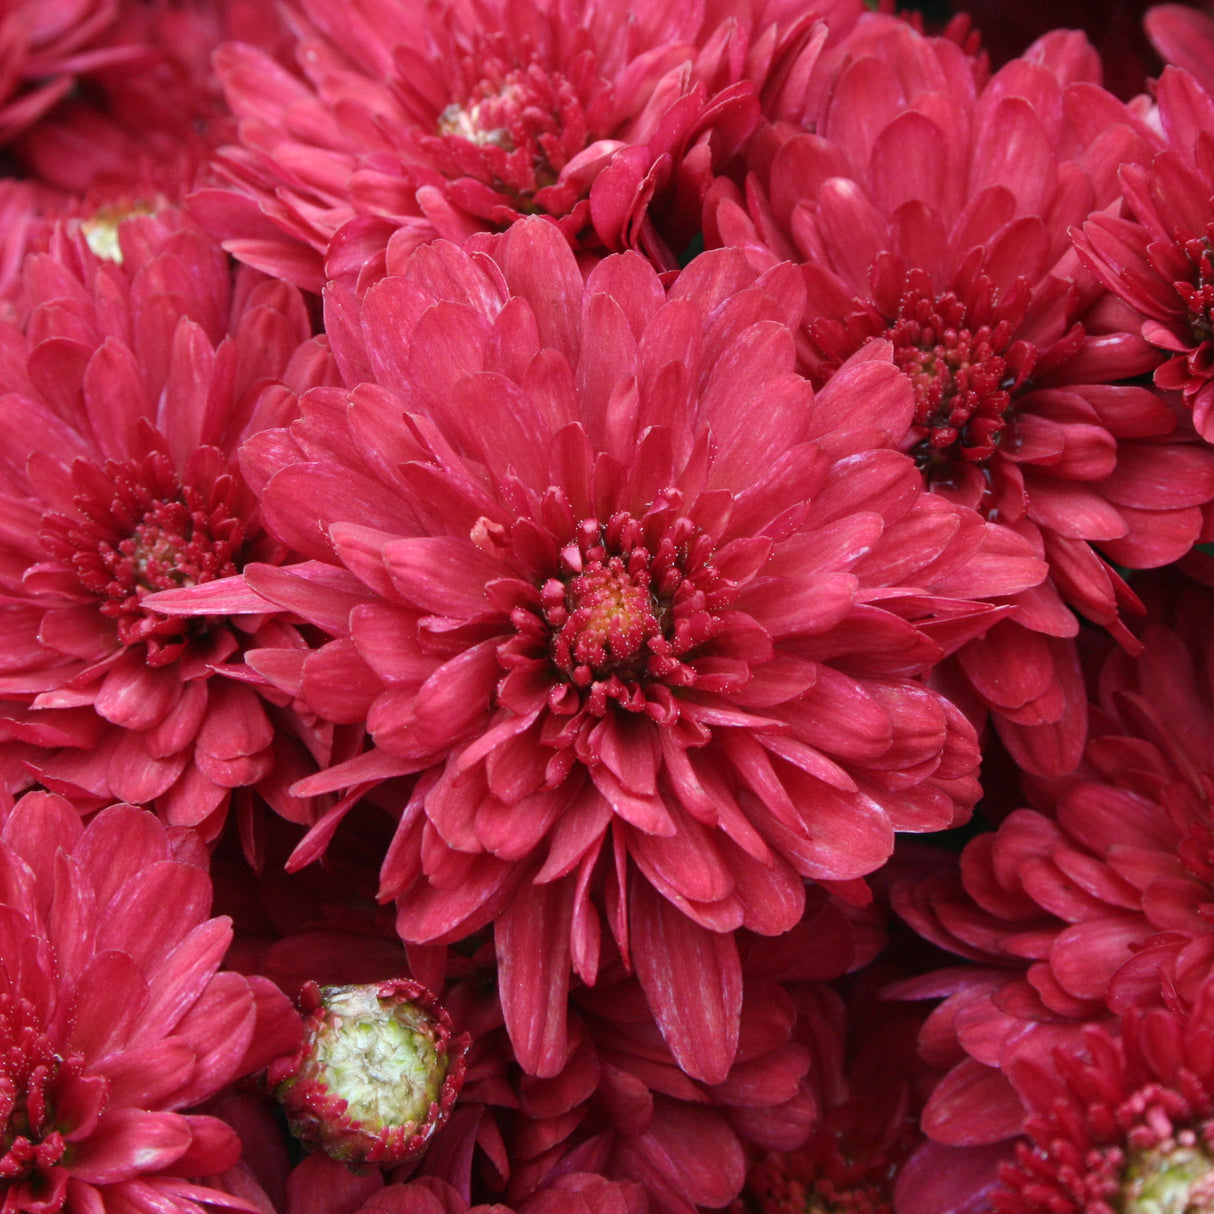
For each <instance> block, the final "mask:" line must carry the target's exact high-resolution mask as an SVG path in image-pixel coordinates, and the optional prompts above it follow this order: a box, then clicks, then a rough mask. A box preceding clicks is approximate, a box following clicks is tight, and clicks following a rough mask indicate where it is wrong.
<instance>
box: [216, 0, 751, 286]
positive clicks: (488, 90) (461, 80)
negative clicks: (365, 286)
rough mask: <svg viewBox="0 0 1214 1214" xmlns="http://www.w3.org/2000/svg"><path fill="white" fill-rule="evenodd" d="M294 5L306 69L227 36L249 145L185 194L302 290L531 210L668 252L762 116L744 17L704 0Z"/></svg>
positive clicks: (587, 237)
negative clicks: (217, 177) (717, 19)
mask: <svg viewBox="0 0 1214 1214" xmlns="http://www.w3.org/2000/svg"><path fill="white" fill-rule="evenodd" d="M302 8H303V10H304V13H305V14H306V17H307V23H302V22H301V23H300V35H299V44H298V52H297V58H298V61H299V65H300V69H301V71H302V73H303V75H304V77H305V78H304V79H300V78H299V77H298V76H295V75H292V74H291V73H289V72H287V71H284V70H283V69H282V68H280V67H279V66H278V65H276V64H275V63H274V62H273V61H272V60H270V59H269V58H268V57H267V56H265V55H264V54H262V53H259V52H258V51H257V50H256V49H255V48H252V47H249V46H242V45H238V44H233V45H231V46H228V47H225V48H224V49H223V50H222V51H221V52H220V54H219V56H218V59H217V66H218V70H219V74H220V78H221V80H222V81H223V85H224V88H225V91H226V94H227V98H228V103H229V104H230V106H231V108H232V110H233V112H234V113H235V114H236V116H237V118H238V119H239V120H240V136H241V146H239V147H232V148H229V149H226V150H225V151H224V152H223V153H222V154H221V156H220V158H219V161H218V167H219V169H220V170H221V172H223V173H224V174H225V175H226V176H227V177H228V178H229V179H230V180H231V182H232V183H233V185H234V187H235V189H236V190H237V191H238V193H236V194H227V195H225V194H224V193H222V192H220V191H204V192H203V193H202V194H200V195H199V196H198V198H197V206H196V208H195V209H196V213H197V215H198V218H199V222H202V223H204V224H206V225H207V226H208V228H209V230H211V231H213V232H214V233H215V234H216V235H219V236H221V237H222V238H223V239H224V240H225V247H227V248H228V249H230V250H231V251H232V252H233V253H234V254H235V255H236V256H237V257H240V258H242V259H243V260H245V261H247V262H250V263H251V264H253V265H256V266H259V267H261V268H263V269H265V270H268V271H269V272H271V273H273V274H275V275H276V276H278V277H282V278H286V279H287V280H288V281H291V282H296V283H298V284H299V285H301V286H303V287H307V288H311V289H313V290H319V289H320V287H321V285H322V283H323V281H324V279H325V277H326V276H327V277H335V276H338V275H339V274H340V273H341V271H342V269H343V268H344V267H346V266H347V264H348V263H349V262H350V261H351V260H352V259H355V260H357V261H358V263H359V264H360V265H361V263H363V262H365V261H367V260H368V259H371V261H372V268H374V267H376V266H379V267H382V264H383V261H384V255H385V246H386V245H387V244H388V242H389V240H391V241H392V244H393V246H394V247H395V250H396V251H397V252H398V253H399V252H400V251H407V250H408V249H409V248H412V247H414V246H415V245H417V244H419V243H421V242H424V241H428V240H432V239H434V238H436V237H444V238H446V239H450V240H455V241H462V240H463V239H465V238H466V237H467V236H469V235H470V234H471V233H473V232H477V231H483V230H489V231H501V230H503V229H505V228H506V227H508V226H509V224H511V223H512V222H514V220H516V219H518V218H519V217H520V216H521V215H528V214H537V213H538V214H542V215H546V216H549V217H550V219H551V220H552V222H553V223H554V224H555V225H556V226H557V227H558V228H559V230H560V231H561V232H562V233H563V234H564V235H565V237H566V238H567V239H568V240H569V242H570V244H571V245H572V246H573V247H574V248H579V249H582V248H585V249H590V250H594V251H598V250H603V249H608V250H619V249H624V248H629V247H634V248H640V249H643V250H644V251H645V252H646V253H647V254H648V255H649V256H650V257H652V258H654V259H655V260H656V261H658V262H659V263H660V264H662V265H663V267H673V266H674V264H675V262H674V257H675V256H677V255H678V254H679V253H680V252H682V248H683V245H684V244H685V243H686V242H687V241H688V240H690V239H691V237H692V236H693V235H695V233H696V232H697V231H698V227H699V220H698V215H699V199H700V195H701V193H702V189H703V187H704V186H705V185H706V183H707V181H708V180H709V179H710V177H711V174H712V172H713V171H714V170H719V168H720V166H721V165H723V164H724V163H725V162H726V161H727V160H728V159H729V158H730V157H731V156H732V155H733V154H734V153H735V152H736V150H737V149H738V147H739V146H740V144H741V142H742V141H743V140H744V139H745V137H746V136H747V135H748V134H749V133H750V130H751V128H752V126H753V125H754V122H755V120H756V118H757V116H758V108H757V103H756V101H755V99H754V95H753V87H752V85H751V83H750V82H749V80H744V79H742V78H741V73H740V70H739V69H740V66H741V62H742V57H744V56H745V53H746V36H747V34H748V33H749V30H748V28H747V23H746V22H739V21H738V20H737V19H734V20H730V21H727V22H724V23H722V24H721V25H719V26H717V27H714V26H713V25H711V24H708V20H707V18H706V16H705V5H704V4H703V3H701V2H692V3H687V4H684V5H680V6H679V7H678V8H677V9H675V8H671V7H670V6H669V5H663V4H660V3H656V2H655V0H640V2H639V3H636V4H632V5H629V6H622V5H619V4H615V3H604V2H602V0H575V2H573V3H564V2H558V0H522V2H521V3H517V2H513V0H512V2H510V3H506V2H505V0H484V2H483V3H479V4H476V5H474V6H467V7H460V6H454V5H449V4H437V3H428V4H417V3H413V2H412V0H390V2H388V3H381V4H379V5H377V7H376V10H375V13H374V17H373V18H370V17H369V16H367V15H365V14H364V13H363V12H362V10H361V8H360V6H359V5H357V4H354V3H352V2H351V0H337V3H326V2H324V0H304V2H303V4H302ZM768 53H769V54H770V48H768ZM659 214H660V215H661V216H662V220H661V221H660V222H659V221H656V220H655V216H658V215H659ZM356 216H358V217H361V218H360V220H359V222H357V223H354V224H351V225H350V226H349V227H348V228H347V229H346V230H345V231H344V232H343V234H342V236H341V238H340V241H339V245H340V249H339V253H338V256H337V259H336V261H337V264H335V265H330V267H329V268H328V270H327V271H325V272H322V265H323V264H324V258H325V254H326V251H327V250H328V249H329V247H330V242H331V241H332V240H333V238H334V235H335V233H337V231H338V229H339V228H341V227H342V225H343V224H345V223H346V222H347V221H349V220H352V219H354V218H355V217H356ZM671 242H673V243H674V244H675V246H676V247H674V248H673V251H672V249H671V247H670V244H671ZM380 272H382V268H381V269H380Z"/></svg>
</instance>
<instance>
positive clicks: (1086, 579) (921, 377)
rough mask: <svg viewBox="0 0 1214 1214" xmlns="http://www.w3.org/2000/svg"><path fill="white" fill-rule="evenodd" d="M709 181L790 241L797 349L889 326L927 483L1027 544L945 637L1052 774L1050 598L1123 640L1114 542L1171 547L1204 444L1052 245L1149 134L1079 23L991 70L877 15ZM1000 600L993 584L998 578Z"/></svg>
mask: <svg viewBox="0 0 1214 1214" xmlns="http://www.w3.org/2000/svg"><path fill="white" fill-rule="evenodd" d="M805 70H806V72H808V77H809V83H808V85H807V87H806V93H805V96H806V99H805V101H804V103H803V105H802V106H800V107H794V106H792V105H790V104H789V103H788V102H787V101H786V102H785V103H784V104H783V105H782V107H781V108H780V109H779V110H778V111H775V112H774V113H773V114H772V115H771V117H772V119H773V121H772V122H770V123H769V125H768V126H767V127H765V128H764V129H762V130H761V131H760V132H759V134H757V135H756V136H755V139H754V140H753V142H752V145H751V152H750V164H751V169H752V171H751V175H750V177H749V179H748V181H747V185H746V192H745V194H744V195H743V194H741V193H739V192H738V191H737V190H736V188H735V187H733V186H731V185H728V184H722V185H721V186H719V187H718V188H717V197H716V200H715V206H714V207H712V208H710V210H709V214H708V216H707V221H708V225H709V243H710V244H712V243H721V244H725V245H734V246H740V247H744V248H746V249H747V250H748V253H749V254H750V256H751V257H752V258H753V259H755V261H756V262H757V264H760V265H767V264H770V263H771V262H772V261H773V260H779V259H783V258H787V257H791V258H794V259H795V260H797V261H799V262H801V263H802V264H803V270H804V274H805V279H806V282H807V284H808V286H809V303H808V307H807V310H806V314H805V326H804V331H803V336H802V351H801V353H802V359H803V365H804V366H805V368H806V370H807V372H808V374H809V375H810V377H811V379H813V380H814V382H815V383H822V382H825V381H826V380H828V379H829V377H830V376H831V375H832V374H834V373H835V369H836V368H837V367H838V366H839V365H840V364H841V363H842V361H843V360H844V359H846V358H847V357H849V356H850V355H851V354H852V353H853V352H854V351H856V350H857V349H859V348H860V347H862V346H863V344H864V343H865V342H867V341H870V340H873V339H883V340H886V341H889V342H891V343H892V344H893V346H894V358H895V361H896V363H897V364H898V366H899V367H900V368H901V369H902V371H903V373H904V374H905V375H906V376H907V378H908V380H909V381H910V383H911V384H912V385H913V387H914V391H915V402H916V406H915V417H914V421H913V423H912V425H911V426H910V427H908V428H907V429H906V430H905V431H901V432H898V433H895V434H894V435H893V437H894V441H895V443H896V444H897V445H898V446H899V447H900V448H901V449H903V450H905V451H908V452H909V453H910V454H911V455H912V456H913V457H914V458H915V460H916V462H917V463H918V465H919V467H920V468H921V470H922V472H923V475H924V478H925V481H926V483H927V484H928V485H929V487H930V488H931V489H932V490H933V491H935V492H936V493H939V494H942V495H945V496H948V497H949V498H951V499H952V500H955V501H958V502H962V503H964V504H966V505H968V506H971V507H973V508H974V509H977V510H979V511H981V512H983V513H984V514H985V515H986V516H987V517H988V518H991V519H997V520H998V522H999V523H1000V524H1002V525H1004V526H1006V527H1009V528H1011V529H1013V530H1015V531H1016V532H1018V533H1019V534H1020V535H1021V536H1023V537H1024V538H1025V539H1026V540H1028V541H1029V542H1030V543H1032V544H1033V545H1034V547H1035V548H1036V549H1037V551H1038V552H1040V553H1041V554H1042V555H1043V556H1044V557H1045V558H1046V559H1047V560H1048V561H1049V563H1050V568H1051V578H1050V582H1049V584H1047V585H1046V586H1043V587H1038V588H1035V589H1033V590H1032V591H1030V592H1027V593H1024V594H1021V595H1018V596H1015V597H1010V598H1008V599H1007V600H1006V601H1010V602H1015V603H1016V604H1017V606H1018V608H1019V610H1018V613H1017V615H1016V616H1015V617H1014V619H1013V620H1011V621H1008V622H1006V623H1003V624H1000V625H998V626H997V627H996V628H995V629H993V630H992V631H991V633H990V634H988V636H987V637H986V638H985V639H984V640H983V641H981V642H978V643H976V644H974V645H971V646H968V647H967V648H966V649H965V650H964V651H963V652H962V653H961V654H960V655H959V656H958V659H957V663H956V667H955V668H954V669H953V670H952V671H951V672H950V676H949V677H950V679H951V680H952V681H953V682H954V683H955V685H956V686H957V687H958V688H959V690H958V693H957V694H958V698H960V696H961V695H962V694H963V693H962V691H961V690H960V689H965V694H967V695H968V696H969V697H970V698H973V699H975V700H976V701H977V703H979V704H984V705H985V706H986V707H987V708H989V709H990V710H991V711H992V712H993V713H994V716H995V721H996V724H997V725H998V727H999V729H1000V733H1001V735H1002V737H1003V739H1004V741H1005V742H1006V744H1007V745H1008V746H1009V748H1010V749H1012V751H1013V753H1014V754H1015V756H1016V758H1017V760H1018V761H1019V762H1020V763H1021V764H1022V765H1023V766H1026V767H1028V768H1030V769H1032V770H1037V771H1041V772H1043V773H1045V774H1050V775H1057V774H1061V773H1063V772H1065V771H1066V770H1068V769H1069V768H1070V767H1071V766H1073V765H1074V763H1075V762H1076V761H1077V760H1078V758H1079V755H1080V753H1081V750H1082V744H1083V732H1084V719H1083V697H1082V691H1081V686H1080V681H1079V668H1078V662H1077V659H1076V657H1075V653H1074V647H1073V643H1072V640H1071V638H1073V637H1074V635H1075V632H1076V630H1077V627H1078V625H1077V622H1076V620H1075V618H1074V616H1073V615H1072V613H1071V612H1070V611H1069V610H1067V609H1066V608H1067V606H1069V607H1071V608H1074V609H1075V610H1076V611H1078V612H1079V613H1080V614H1081V615H1084V616H1086V617H1087V618H1089V619H1091V620H1093V621H1095V622H1097V623H1099V624H1102V625H1104V626H1106V627H1108V628H1111V629H1113V630H1115V631H1116V632H1118V634H1119V635H1120V636H1121V637H1122V638H1123V639H1125V640H1127V642H1129V640H1130V638H1129V634H1128V633H1127V632H1126V631H1125V629H1124V627H1123V626H1122V625H1121V623H1120V621H1119V611H1120V610H1121V608H1123V607H1124V606H1126V605H1133V604H1134V597H1133V595H1132V593H1130V591H1129V590H1128V589H1127V587H1126V585H1125V583H1124V582H1123V581H1122V579H1121V578H1120V576H1119V575H1118V574H1117V573H1116V571H1115V570H1114V568H1113V567H1112V565H1113V564H1120V565H1126V566H1130V567H1132V568H1143V567H1148V566H1156V565H1164V564H1167V563H1169V562H1171V561H1174V560H1176V559H1178V558H1179V557H1181V556H1183V555H1184V553H1186V552H1187V551H1188V550H1189V548H1190V547H1191V546H1192V545H1193V544H1194V542H1196V541H1197V540H1198V539H1199V538H1201V537H1202V535H1203V526H1204V516H1203V508H1204V507H1206V506H1207V504H1208V503H1209V502H1210V500H1211V498H1212V497H1214V458H1212V457H1211V453H1209V452H1207V451H1204V450H1202V449H1201V448H1200V447H1199V446H1198V445H1196V444H1194V443H1193V441H1192V435H1191V433H1190V432H1189V431H1188V430H1187V428H1182V427H1179V426H1178V419H1177V417H1176V415H1175V413H1174V411H1173V409H1172V407H1170V406H1169V404H1168V403H1167V402H1166V401H1165V400H1163V399H1161V398H1160V397H1159V395H1158V394H1156V393H1153V392H1151V391H1150V390H1149V389H1147V388H1144V387H1141V386H1138V385H1134V384H1131V383H1128V382H1127V381H1128V380H1130V379H1131V378H1132V377H1134V376H1136V375H1138V374H1141V373H1143V372H1145V371H1148V370H1150V369H1151V368H1152V367H1153V366H1154V365H1155V362H1156V361H1157V355H1156V354H1155V353H1154V352H1153V351H1152V350H1151V348H1150V347H1149V346H1148V345H1147V344H1146V343H1145V342H1144V341H1143V340H1142V338H1141V337H1140V336H1139V334H1138V333H1137V328H1138V326H1137V324H1136V323H1134V322H1133V321H1132V319H1130V318H1129V317H1128V316H1127V315H1126V309H1124V308H1120V307H1119V306H1117V305H1116V301H1115V300H1110V299H1108V298H1103V299H1102V298H1101V295H1102V293H1101V291H1100V289H1099V286H1098V284H1097V283H1096V282H1095V281H1094V280H1093V279H1092V278H1091V277H1090V276H1089V275H1088V274H1087V273H1086V272H1085V271H1084V270H1083V267H1082V266H1081V265H1080V264H1079V263H1078V261H1077V259H1076V256H1075V253H1074V252H1073V250H1072V249H1071V247H1070V242H1069V239H1068V235H1067V232H1068V228H1069V227H1070V226H1071V225H1074V224H1078V223H1082V222H1083V221H1084V220H1085V219H1086V218H1087V217H1088V215H1089V213H1090V212H1091V211H1092V210H1094V209H1095V208H1098V207H1105V206H1109V205H1111V204H1113V203H1115V202H1116V200H1117V197H1118V186H1117V167H1118V165H1119V164H1120V163H1122V162H1123V161H1127V160H1135V159H1144V158H1145V157H1146V156H1147V154H1148V151H1149V149H1150V148H1151V147H1152V146H1153V140H1154V136H1153V134H1152V132H1151V131H1150V129H1149V127H1148V126H1147V125H1146V124H1145V123H1144V122H1143V121H1142V120H1141V117H1140V114H1139V110H1138V109H1130V108H1127V107H1124V106H1123V105H1122V104H1121V103H1119V102H1117V101H1116V100H1115V99H1114V98H1113V97H1112V96H1111V95H1110V94H1108V93H1106V92H1105V91H1104V90H1103V89H1101V88H1100V87H1099V86H1098V84H1097V83H1096V78H1097V73H1098V70H1099V69H1098V63H1097V61H1096V56H1095V53H1094V52H1093V51H1092V50H1091V48H1090V47H1088V46H1087V45H1086V43H1084V42H1083V41H1082V39H1080V38H1079V37H1078V35H1064V34H1061V33H1059V34H1055V35H1052V36H1050V37H1048V38H1046V39H1043V40H1042V42H1041V43H1039V44H1038V45H1037V46H1036V47H1035V48H1034V49H1033V50H1032V51H1031V52H1030V53H1029V55H1028V56H1027V57H1026V58H1024V59H1019V60H1015V61H1013V62H1012V63H1010V64H1008V65H1007V66H1006V67H1004V68H1003V69H1002V70H1001V71H1000V72H999V73H998V74H997V75H995V76H994V77H993V78H992V79H991V80H990V81H989V82H987V83H985V84H981V83H980V76H981V73H980V72H979V73H978V77H979V82H978V83H976V79H975V66H974V64H973V63H972V62H971V61H970V60H969V59H967V57H966V56H965V54H964V52H963V51H962V49H961V48H960V47H958V46H957V45H956V44H955V43H953V42H952V41H950V40H948V39H943V38H940V39H931V38H926V37H924V36H922V35H920V34H918V33H917V32H915V31H914V30H913V29H912V28H911V27H910V26H908V25H907V24H905V23H902V22H898V21H895V20H894V19H893V18H889V17H883V16H882V15H880V14H870V15H869V16H868V17H866V18H864V19H862V20H861V21H860V22H859V23H858V24H857V26H856V28H855V30H854V31H853V32H852V33H851V34H849V35H848V37H847V38H845V39H843V40H842V42H841V43H839V44H838V45H837V46H834V47H827V48H826V50H823V51H822V52H821V53H820V56H819V58H818V59H817V60H814V59H812V58H810V57H809V56H808V54H807V59H806V64H805ZM1001 601H1004V600H1001Z"/></svg>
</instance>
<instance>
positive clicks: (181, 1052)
mask: <svg viewBox="0 0 1214 1214" xmlns="http://www.w3.org/2000/svg"><path fill="white" fill-rule="evenodd" d="M178 844H180V847H178V846H177V845H178ZM191 852H194V853H196V854H195V855H193V856H191ZM199 858H202V857H201V854H200V852H199V849H198V847H197V844H196V843H192V842H191V841H190V838H189V836H186V837H185V838H184V839H175V837H174V835H173V834H172V833H170V832H167V831H166V830H165V828H164V827H163V826H162V825H161V824H160V823H159V822H158V821H157V820H156V819H155V818H154V817H152V816H151V815H150V814H148V813H146V812H145V811H144V810H142V809H140V808H138V807H136V806H130V805H116V806H112V807H110V808H107V809H105V810H103V811H102V812H101V813H99V814H98V815H97V816H96V817H94V818H93V820H92V821H91V822H90V823H89V824H88V826H87V827H86V826H82V825H81V822H80V818H79V815H78V814H77V813H76V811H75V810H74V809H73V808H72V807H71V806H70V805H69V804H68V803H67V802H66V801H64V800H63V799H62V798H60V797H57V796H54V795H52V794H47V793H28V794H27V795H26V796H24V797H22V798H21V799H20V800H19V801H18V802H17V803H16V805H15V807H14V808H12V809H11V810H9V811H7V812H5V813H4V814H3V825H2V826H0V888H2V889H3V895H2V896H0V908H2V914H0V923H2V924H3V929H2V935H3V941H2V944H0V956H2V957H3V962H2V963H0V1118H2V1119H3V1131H2V1132H0V1194H2V1196H3V1208H4V1210H5V1211H12V1212H13V1214H17V1212H18V1211H30V1212H37V1214H54V1211H57V1210H61V1209H65V1208H66V1209H68V1210H72V1211H77V1210H102V1209H105V1210H118V1209H122V1210H128V1209H131V1210H133V1209H153V1208H154V1209H158V1210H165V1211H176V1210H180V1211H182V1212H183V1214H186V1212H190V1211H197V1209H198V1204H197V1203H199V1202H204V1203H214V1204H218V1205H230V1204H232V1203H231V1202H230V1201H229V1200H228V1199H227V1198H226V1197H225V1196H224V1194H223V1193H222V1192H218V1191H215V1190H211V1189H209V1188H206V1187H204V1185H203V1184H202V1183H201V1182H200V1180H199V1178H205V1177H208V1176H211V1175H214V1174H215V1173H218V1172H222V1171H224V1170H225V1169H227V1168H229V1167H231V1166H232V1164H233V1163H234V1162H235V1160H236V1158H237V1156H238V1154H239V1149H240V1147H239V1142H238V1141H237V1139H236V1136H235V1135H234V1134H233V1133H232V1131H231V1129H230V1128H229V1127H228V1126H227V1125H225V1124H224V1123H223V1122H221V1121H219V1120H217V1119H216V1118H214V1117H211V1116H204V1115H200V1114H196V1113H190V1112H188V1110H189V1109H191V1108H193V1107H195V1106H197V1105H199V1104H201V1103H202V1102H204V1101H207V1100H209V1099H210V1098H211V1097H212V1096H214V1095H215V1094H216V1093H217V1092H219V1091H220V1090H221V1089H222V1088H223V1087H225V1086H226V1085H227V1084H229V1083H231V1082H233V1081H234V1080H236V1079H239V1078H241V1077H242V1076H244V1075H247V1074H249V1073H251V1072H253V1071H256V1070H258V1069H260V1068H261V1067H263V1066H265V1065H266V1063H267V1062H269V1061H270V1060H271V1059H273V1058H274V1057H276V1056H277V1055H278V1054H281V1053H283V1052H285V1051H287V1050H290V1049H292V1048H294V1046H295V1044H296V1043H297V1042H298V1040H299V1033H300V1025H299V1018H298V1016H296V1014H295V1013H294V1011H293V1009H292V1008H291V1006H290V1004H289V1003H288V1001H287V1000H286V998H285V997H284V996H283V995H282V993H281V992H280V991H278V989H277V988H276V987H274V986H273V984H272V983H270V982H268V981H267V980H266V979H264V978H245V977H242V976H240V975H238V974H234V973H219V972H217V970H218V967H219V963H220V960H221V959H222V957H223V954H224V951H225V950H226V948H227V946H228V943H229V941H230V939H231V924H230V922H229V921H228V920H226V919H210V918H208V912H209V907H210V900H211V887H210V882H209V880H208V878H207V874H206V870H205V869H204V868H202V867H200V866H199V865H198V864H197V863H195V862H194V861H195V860H196V859H199Z"/></svg>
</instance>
